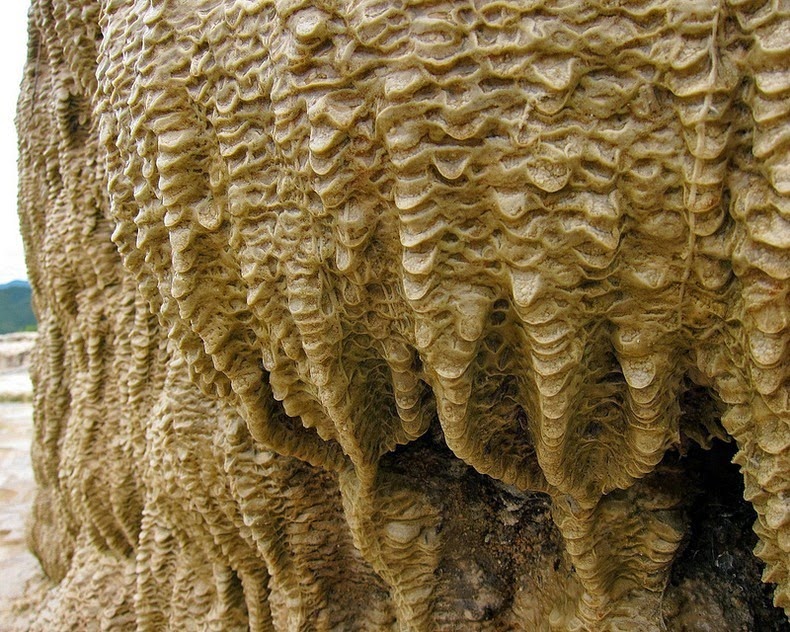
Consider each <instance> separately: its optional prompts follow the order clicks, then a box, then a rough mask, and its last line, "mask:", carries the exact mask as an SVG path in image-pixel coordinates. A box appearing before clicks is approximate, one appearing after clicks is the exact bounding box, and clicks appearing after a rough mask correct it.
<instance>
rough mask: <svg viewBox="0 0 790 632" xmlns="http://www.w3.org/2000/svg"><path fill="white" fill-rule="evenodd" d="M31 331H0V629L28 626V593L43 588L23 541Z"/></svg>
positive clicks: (28, 478) (29, 477)
mask: <svg viewBox="0 0 790 632" xmlns="http://www.w3.org/2000/svg"><path fill="white" fill-rule="evenodd" d="M34 341H35V334H8V335H4V336H0V569H2V579H0V630H3V631H9V632H11V631H17V630H25V629H27V621H28V618H29V615H30V614H32V613H31V612H30V606H29V603H30V601H31V597H33V595H32V593H39V592H40V591H41V590H42V589H43V584H44V577H43V574H42V573H41V569H40V567H39V565H38V561H37V560H36V558H35V557H33V555H32V554H31V553H30V552H29V551H28V549H27V545H26V544H25V522H26V520H27V516H28V514H29V511H30V505H31V503H32V501H33V494H34V490H35V482H34V480H33V470H32V468H31V465H30V441H31V438H32V433H33V405H32V402H31V391H32V389H31V384H30V377H29V376H28V372H27V366H28V362H29V354H30V350H31V349H32V346H33V343H34Z"/></svg>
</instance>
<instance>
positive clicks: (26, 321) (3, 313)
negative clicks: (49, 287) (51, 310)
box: [0, 281, 36, 334]
mask: <svg viewBox="0 0 790 632" xmlns="http://www.w3.org/2000/svg"><path fill="white" fill-rule="evenodd" d="M35 328H36V318H35V316H33V310H32V309H31V307H30V284H29V283H28V282H27V281H11V283H6V284H5V285H0V334H7V333H11V332H13V331H30V330H34V329H35Z"/></svg>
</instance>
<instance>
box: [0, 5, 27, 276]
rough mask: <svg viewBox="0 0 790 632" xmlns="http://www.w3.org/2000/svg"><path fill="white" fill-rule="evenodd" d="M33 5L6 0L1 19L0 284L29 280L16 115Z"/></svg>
mask: <svg viewBox="0 0 790 632" xmlns="http://www.w3.org/2000/svg"><path fill="white" fill-rule="evenodd" d="M29 5H30V1H29V0H5V2H4V3H3V15H2V19H0V52H1V53H2V56H0V284H2V283H7V282H8V281H11V280H13V279H26V278H27V272H26V271H25V258H24V254H23V252H22V237H21V236H20V235H19V220H18V218H17V213H16V193H17V177H16V156H17V149H16V130H15V129H14V116H15V114H16V100H17V96H18V95H19V84H20V82H21V81H22V68H23V66H24V64H25V57H26V56H27V9H28V6H29Z"/></svg>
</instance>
